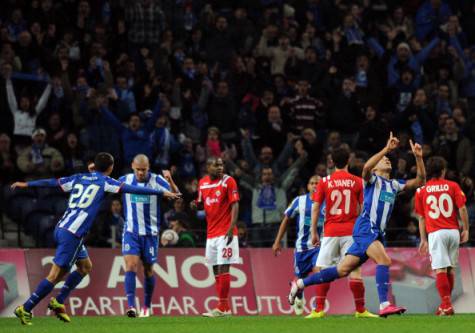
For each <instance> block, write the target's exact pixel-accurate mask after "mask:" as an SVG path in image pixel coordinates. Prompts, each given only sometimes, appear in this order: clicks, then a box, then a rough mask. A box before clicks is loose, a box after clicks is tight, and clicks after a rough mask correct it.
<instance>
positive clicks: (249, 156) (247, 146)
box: [241, 131, 259, 169]
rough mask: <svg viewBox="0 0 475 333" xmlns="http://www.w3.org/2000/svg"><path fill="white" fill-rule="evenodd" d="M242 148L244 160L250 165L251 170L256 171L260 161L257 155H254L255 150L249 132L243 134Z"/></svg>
mask: <svg viewBox="0 0 475 333" xmlns="http://www.w3.org/2000/svg"><path fill="white" fill-rule="evenodd" d="M241 146H242V154H243V155H244V159H245V160H246V161H247V162H248V163H249V166H250V167H251V169H254V167H255V166H256V165H257V164H258V163H259V161H258V160H257V157H256V154H255V153H254V148H253V147H252V143H251V138H250V133H249V131H246V133H243V138H242V140H241Z"/></svg>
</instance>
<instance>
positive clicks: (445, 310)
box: [435, 267, 455, 316]
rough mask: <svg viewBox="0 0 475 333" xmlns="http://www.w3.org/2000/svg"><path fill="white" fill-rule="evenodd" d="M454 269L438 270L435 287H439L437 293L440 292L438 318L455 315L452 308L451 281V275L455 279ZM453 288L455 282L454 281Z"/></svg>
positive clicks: (436, 271)
mask: <svg viewBox="0 0 475 333" xmlns="http://www.w3.org/2000/svg"><path fill="white" fill-rule="evenodd" d="M451 271H452V268H451V267H450V268H440V269H436V270H435V273H436V280H435V285H436V287H437V291H438V292H439V296H440V306H439V308H438V309H437V311H436V313H435V314H436V315H437V316H451V315H453V314H454V313H455V312H454V308H453V306H452V299H451V294H452V287H451V279H450V278H449V274H450V275H451V278H452V279H453V275H452V274H451ZM452 286H453V280H452Z"/></svg>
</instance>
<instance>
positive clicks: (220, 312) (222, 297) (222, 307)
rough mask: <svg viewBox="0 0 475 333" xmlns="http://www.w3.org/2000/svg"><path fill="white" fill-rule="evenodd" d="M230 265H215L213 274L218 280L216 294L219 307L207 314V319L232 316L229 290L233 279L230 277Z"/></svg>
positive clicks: (204, 314) (205, 314)
mask: <svg viewBox="0 0 475 333" xmlns="http://www.w3.org/2000/svg"><path fill="white" fill-rule="evenodd" d="M229 268H230V265H215V266H213V273H214V277H215V279H216V292H217V294H218V299H219V301H218V306H217V307H216V308H215V309H213V310H211V311H209V312H206V313H203V316H205V317H213V318H214V317H225V316H230V315H231V309H230V307H229V303H228V297H229V288H230V284H231V277H230V275H229Z"/></svg>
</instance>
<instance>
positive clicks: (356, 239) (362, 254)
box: [346, 219, 384, 265]
mask: <svg viewBox="0 0 475 333" xmlns="http://www.w3.org/2000/svg"><path fill="white" fill-rule="evenodd" d="M377 240H379V241H380V242H381V243H383V244H384V236H383V233H382V232H381V231H380V230H378V229H376V230H375V229H373V228H371V222H370V221H367V220H363V219H358V220H356V223H355V227H354V228H353V244H352V245H351V246H350V248H349V249H348V251H346V254H350V255H352V256H355V257H359V258H360V265H362V264H363V263H365V262H366V260H368V255H367V254H366V251H367V250H368V247H369V246H370V245H371V244H372V243H373V242H374V241H377Z"/></svg>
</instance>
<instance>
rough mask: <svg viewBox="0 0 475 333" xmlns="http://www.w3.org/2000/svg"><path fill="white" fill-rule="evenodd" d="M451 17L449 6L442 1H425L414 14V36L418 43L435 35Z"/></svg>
mask: <svg viewBox="0 0 475 333" xmlns="http://www.w3.org/2000/svg"><path fill="white" fill-rule="evenodd" d="M450 15H452V11H451V10H450V6H449V5H448V4H447V3H446V2H445V1H444V0H426V1H424V3H423V4H422V5H421V6H420V7H419V9H418V10H417V14H416V36H417V39H419V40H420V41H422V40H424V39H426V38H427V37H428V36H430V35H431V34H433V33H436V32H437V30H438V29H439V27H440V25H442V24H444V23H445V22H447V20H448V19H449V16H450Z"/></svg>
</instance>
